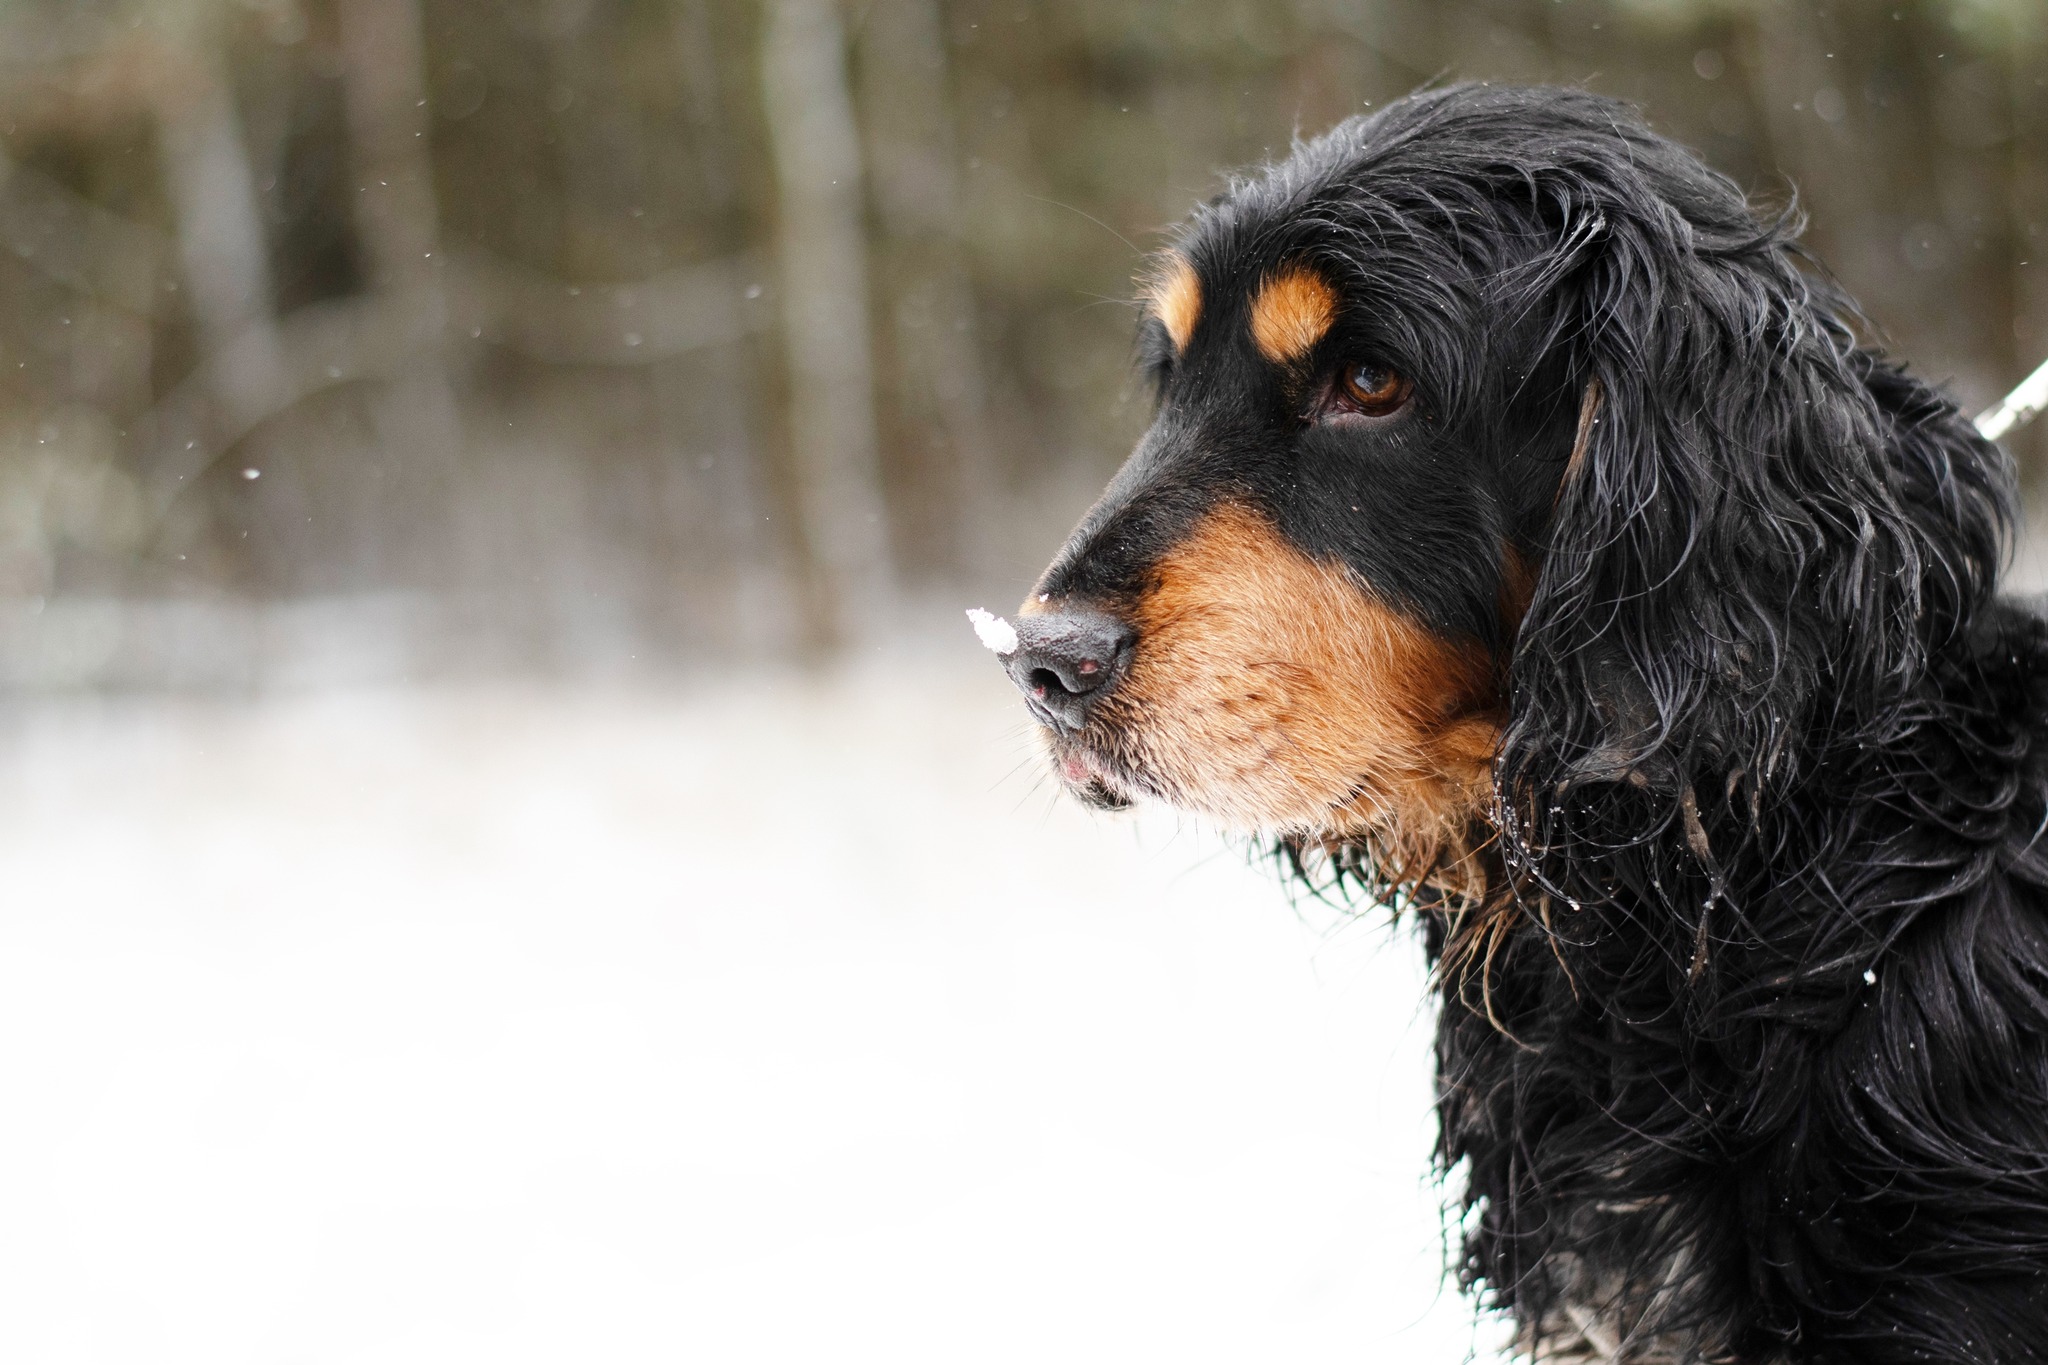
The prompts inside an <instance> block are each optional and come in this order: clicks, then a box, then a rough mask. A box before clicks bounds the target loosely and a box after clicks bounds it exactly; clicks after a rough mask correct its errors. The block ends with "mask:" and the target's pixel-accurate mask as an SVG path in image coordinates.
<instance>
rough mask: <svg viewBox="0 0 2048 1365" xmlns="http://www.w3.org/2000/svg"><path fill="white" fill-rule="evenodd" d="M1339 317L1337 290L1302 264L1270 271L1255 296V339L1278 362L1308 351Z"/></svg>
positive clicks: (1253, 313)
mask: <svg viewBox="0 0 2048 1365" xmlns="http://www.w3.org/2000/svg"><path fill="white" fill-rule="evenodd" d="M1336 320H1337V291H1336V290H1334V289H1332V288H1330V285H1329V282H1328V281H1327V280H1325V279H1324V278H1323V277H1322V276H1320V275H1318V274H1316V273H1315V272H1314V271H1312V270H1306V269H1303V268H1302V267H1300V266H1288V267H1286V268H1285V269H1283V270H1282V271H1281V272H1280V273H1279V274H1277V275H1269V276H1268V277H1267V278H1266V282H1265V283H1264V284H1262V285H1260V286H1259V296H1258V297H1257V298H1256V299H1254V300H1252V340H1253V341H1254V342H1256V343H1257V344H1258V348H1259V354H1260V355H1262V356H1264V357H1266V359H1268V360H1270V361H1272V362H1273V363H1274V364H1275V365H1285V364H1287V363H1288V362H1290V361H1295V360H1299V359H1301V358H1302V357H1303V356H1305V355H1307V354H1308V353H1309V352H1310V351H1311V350H1312V349H1314V347H1315V344H1316V343H1317V342H1318V341H1321V340H1322V339H1323V334H1324V333H1326V332H1328V331H1329V330H1330V324H1332V323H1334V322H1335V321H1336Z"/></svg>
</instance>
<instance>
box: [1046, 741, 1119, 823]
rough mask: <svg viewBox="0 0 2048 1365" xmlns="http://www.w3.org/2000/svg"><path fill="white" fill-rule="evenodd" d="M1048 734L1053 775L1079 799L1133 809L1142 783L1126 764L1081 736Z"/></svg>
mask: <svg viewBox="0 0 2048 1365" xmlns="http://www.w3.org/2000/svg"><path fill="white" fill-rule="evenodd" d="M1046 734H1047V745H1048V747H1049V748H1050V749H1051V757H1052V770H1053V775H1054V776H1055V777H1057V778H1058V779H1059V783H1060V785H1061V786H1062V787H1064V788H1066V790H1067V793H1068V794H1069V795H1071V796H1072V797H1073V798H1074V799H1075V800H1077V801H1079V802H1080V803H1081V804H1082V805H1084V806H1088V807H1090V808H1091V809H1094V810H1102V811H1121V810H1129V809H1130V808H1131V807H1132V806H1133V805H1134V804H1136V800H1137V796H1138V794H1139V789H1140V788H1141V786H1142V784H1141V783H1139V782H1137V781H1135V780H1134V778H1133V776H1132V775H1130V774H1127V773H1124V772H1122V771H1121V767H1122V765H1120V764H1118V763H1116V762H1115V761H1114V760H1112V759H1109V758H1107V757H1105V756H1104V755H1102V754H1100V753H1098V752H1097V751H1096V750H1095V749H1094V748H1093V747H1091V746H1090V745H1088V744H1087V743H1086V742H1084V741H1083V740H1081V739H1079V738H1077V737H1073V736H1064V737H1063V736H1060V735H1058V734H1056V733H1054V732H1052V731H1047V732H1046Z"/></svg>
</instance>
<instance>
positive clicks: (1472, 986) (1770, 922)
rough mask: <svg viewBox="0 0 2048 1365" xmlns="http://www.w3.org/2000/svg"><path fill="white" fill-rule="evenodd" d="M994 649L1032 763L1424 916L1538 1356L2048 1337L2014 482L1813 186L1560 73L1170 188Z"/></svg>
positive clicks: (1728, 1356) (2027, 728) (2039, 923)
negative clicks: (1142, 367)
mask: <svg viewBox="0 0 2048 1365" xmlns="http://www.w3.org/2000/svg"><path fill="white" fill-rule="evenodd" d="M1145 298H1146V305H1147V306H1146V320H1145V322H1144V325H1143V326H1144V334H1143V347H1144V353H1145V361H1146V364H1147V366H1148V367H1149V369H1150V371H1151V373H1152V375H1153V377H1154V378H1155V380H1156V382H1157V389H1158V413H1157V418H1156V420H1155V421H1154V422H1153V424H1152V427H1151V430H1150V431H1149V432H1148V433H1147V434H1146V436H1145V438H1144V439H1143V441H1142V442H1141V443H1140V444H1139V446H1138V449H1137V451H1136V453H1135V454H1133V455H1132V457H1131V459H1130V461H1129V463H1127V464H1126V465H1125V466H1124V468H1123V470H1122V472H1121V473H1119V474H1118V475H1117V477H1116V479H1115V481H1114V482H1113V483H1112V484H1111V485H1110V487H1109V489H1108V491H1107V492H1106V493H1105V494H1104V495H1103V497H1102V499H1101V501H1100V502H1099V503H1097V504H1096V506H1095V508H1094V509H1093V510H1092V511H1090V512H1089V513H1088V515H1087V517H1086V519H1085V520H1084V521H1083V522H1082V524H1081V526H1080V528H1079V529H1078V530H1077V531H1076V532H1075V533H1074V536H1073V538H1072V540H1071V541H1070V542H1069V543H1068V544H1067V546H1066V548H1065V549H1064V550H1062V551H1061V553H1060V555H1059V557H1058V558H1057V559H1056V560H1055V561H1054V562H1053V564H1052V567H1051V568H1050V569H1048V570H1047V571H1046V574H1045V576H1044V578H1043V579H1042V580H1041V582H1040V583H1039V584H1038V586H1037V588H1036V589H1035V590H1034V591H1033V593H1032V594H1031V598H1030V600H1029V601H1028V602H1027V604H1026V606H1025V610H1024V614H1023V616H1022V617H1021V618H1020V619H1019V620H1018V622H1017V631H1018V635H1019V638H1018V639H1017V640H1016V641H1015V642H1011V641H1009V640H1008V638H1007V635H1005V637H1004V639H1003V640H1002V641H1001V643H1004V644H1011V645H1012V648H1011V649H1010V652H1009V653H1008V655H1007V662H1008V664H1009V667H1010V670H1011V673H1012V676H1013V677H1014V678H1015V679H1016V681H1017V683H1018V685H1019V686H1020V687H1021V689H1022V690H1023V691H1024V693H1025V696H1026V698H1027V701H1028V703H1029V705H1030V707H1031V710H1032V712H1033V714H1034V715H1035V716H1036V717H1037V719H1038V720H1039V721H1040V722H1041V724H1042V725H1043V727H1044V730H1045V734H1046V736H1047V739H1048V742H1049V744H1050V747H1051V752H1052V758H1053V762H1054V766H1055V767H1056V769H1057V771H1058V772H1059V774H1060V776H1061V778H1062V780H1063V781H1064V782H1065V784H1066V785H1067V786H1068V787H1069V788H1070V789H1071V790H1072V791H1073V792H1075V793H1076V794H1077V795H1079V796H1080V797H1081V798H1082V799H1084V800H1087V801H1089V802H1092V803H1094V804H1097V805H1103V806H1116V805H1121V804H1124V803H1127V802H1130V801H1132V800H1137V799H1154V800H1158V801H1162V802H1166V803H1170V804H1172V805H1174V806H1177V807H1180V808H1182V809H1185V810H1189V811H1195V812H1200V813H1202V814H1204V815H1208V816H1211V817H1214V818H1215V819H1216V820H1217V821H1219V822H1221V823H1223V824H1224V825H1226V826H1229V827H1231V828H1235V829H1238V830H1243V831H1249V832H1252V833H1254V834H1256V835H1258V836H1260V837H1263V838H1265V839H1268V840H1270V841H1272V842H1273V843H1274V844H1275V845H1276V846H1277V847H1278V848H1279V849H1281V850H1282V851H1283V852H1284V853H1285V854H1286V856H1287V857H1288V858H1289V859H1290V860H1291V862H1292V863H1293V865H1294V867H1295V868H1296V869H1297V870H1298V871H1300V872H1301V873H1302V874H1303V875H1305V876H1310V877H1318V878H1332V877H1334V878H1335V879H1336V880H1338V881H1340V882H1347V883H1350V884H1353V885H1357V886H1361V887H1362V888H1363V889H1364V890H1366V891H1367V892H1368V893H1370V894H1371V895H1373V896H1375V897H1376V898H1378V899H1380V900H1382V901H1385V902H1387V903H1390V904H1395V905H1399V906H1405V907H1408V908H1409V909H1410V911H1411V912H1412V913H1414V914H1415V915H1416V916H1417V917H1418V918H1419V919H1420V921H1421V922H1422V924H1423V925H1424V926H1425V930H1426V940H1427V944H1428V948H1429V951H1430V953H1431V954H1432V955H1433V957H1434V958H1435V959H1436V961H1437V963H1438V968H1439V970H1438V977H1437V979H1438V981H1439V983H1440V986H1441V990H1442V994H1443V997H1444V998H1443V1003H1442V1014H1441V1024H1440V1028H1439V1036H1438V1043H1437V1053H1438V1063H1439V1068H1440V1075H1441V1092H1440V1093H1441V1101H1440V1104H1441V1118H1442V1140H1441V1151H1440V1159H1441V1162H1442V1164H1443V1166H1444V1168H1445V1169H1446V1171H1447V1172H1449V1173H1450V1174H1451V1175H1452V1176H1453V1178H1455V1179H1457V1180H1460V1181H1462V1184H1463V1189H1464V1198H1465V1201H1466V1203H1467V1206H1468V1207H1467V1210H1466V1217H1465V1220H1464V1224H1463V1226H1464V1228H1465V1229H1466V1236H1465V1240H1464V1246H1463V1252H1462V1264H1461V1267H1460V1270H1461V1274H1462V1277H1463V1280H1464V1282H1465V1283H1466V1285H1467V1287H1468V1288H1470V1289H1472V1290H1473V1291H1475V1292H1476V1293H1478V1294H1479V1295H1480V1296H1481V1297H1482V1300H1483V1301H1484V1302H1487V1303H1490V1304H1492V1305H1495V1306H1498V1307H1500V1308H1502V1309H1505V1310H1507V1311H1509V1312H1511V1313H1512V1314H1513V1316H1514V1318H1515V1320H1516V1322H1517V1323H1518V1324H1519V1327H1520V1333H1521V1335H1520V1342H1521V1349H1522V1350H1523V1351H1525V1352H1526V1353H1528V1354H1530V1355H1532V1356H1534V1357H1536V1358H1539V1359H1544V1360H1560V1361H1561V1360H1572V1361H1585V1360H1601V1361H1642V1362H1677V1361H1731V1362H1732V1361H1740V1362H1759V1363H1764V1362H1794V1361H1798V1362H1850V1361H1855V1362H1893V1361H1898V1362H1905V1361H1954V1362H1963V1361H1971V1362H2005V1361H2022V1360H2040V1359H2044V1358H2048V743H2044V738H2048V640H2044V632H2043V628H2042V626H2041V625H2040V624H2039V623H2038V622H2037V620H2036V619H2034V618H2033V617H2031V616H2029V615H2027V614H2025V613H2024V612H2022V611H2020V610H2019V609H2017V608H2016V607H2014V606H2013V605H2011V604H2009V603H2006V602H2003V601H2001V600H1999V599H1998V598H1996V597H1995V596H1994V580H1995V577H1996V573H1997V569H1998V565H1999V559H2000V555H2001V554H2002V553H2003V545H2004V537H2005V536H2006V534H2007V529H2008V524H2009V520H2010V515H2011V511H2012V506H2013V499H2014V493H2013V474H2012V471H2011V469H2010V468H2009V466H2008V463H2007V462H2006V461H2005V460H2004V459H2002V458H2001V456H2000V454H1999V452H1998V451H1997V450H1996V449H1995V448H1993V447H1992V446H1990V445H1988V444H1987V443H1985V442H1984V441H1982V440H1981V439H1979V438H1978V436H1977V435H1976V433H1975V432H1974V431H1973V430H1972V428H1971V427H1970V426H1969V424H1968V423H1967V422H1966V421H1964V420H1963V418H1962V417H1961V416H1959V415H1958V413H1957V411H1956V409H1955V408H1954V406H1953V405H1952V404H1951V403H1950V402H1949V401H1948V400H1947V399H1946V398H1944V397H1942V396H1941V395H1939V394H1938V393H1936V392H1934V391H1933V390H1931V389H1930V388H1929V387H1928V386H1927V385H1925V384H1923V383H1922V382H1920V381H1919V380H1917V379H1915V378H1913V377H1911V376H1909V375H1907V374H1905V373H1904V372H1902V371H1901V370H1899V369H1897V368H1895V367H1893V366H1891V365H1889V364H1887V363H1886V362H1885V361H1883V360H1882V359H1881V358H1879V357H1878V356H1877V355H1875V354H1874V353H1873V352H1872V351H1870V350H1869V349H1867V348H1865V347H1863V346H1860V345H1859V344H1858V342H1857V341H1856V339H1855V338H1854V336H1853V335H1852V333H1851V331H1850V325H1849V324H1850V320H1851V319H1852V318H1853V316H1854V314H1853V312H1852V310H1851V306H1850V305H1849V304H1848V303H1847V301H1846V300H1844V299H1843V298H1841V297H1840V296H1839V295H1837V294H1836V293H1835V292H1834V291H1833V290H1832V289H1831V288H1830V287H1829V286H1828V285H1827V284H1826V283H1824V282H1823V281H1821V280H1820V279H1818V278H1816V276H1815V275H1814V274H1812V273H1810V272H1809V271H1807V270H1806V269H1804V268H1803V267H1802V261H1801V257H1800V254H1799V252H1798V250H1797V248H1796V247H1795V246H1794V245H1793V244H1792V241H1791V228H1790V227H1789V226H1788V225H1787V224H1786V223H1784V222H1765V221H1760V220H1759V219H1758V218H1757V217H1756V216H1755V215H1754V214H1753V213H1752V212H1751V210H1750V209H1749V207H1748V206H1747V205H1746V204H1745V202H1744V200H1743V197H1742V195H1741V194H1740V193H1739V192H1738V191H1737V189H1736V188H1735V187H1734V186H1733V185H1732V184H1731V183H1729V182H1728V181H1727V180H1725V179H1723V178H1722V177H1720V176H1718V175H1716V174H1714V173H1712V172H1710V171H1709V170H1707V169H1706V168H1705V167H1704V166H1702V165H1701V164H1700V162H1699V161H1698V160H1696V159H1695V158H1694V157H1693V156H1692V155H1690V154H1689V153H1687V152H1686V151H1684V150H1683V149H1681V148H1679V147H1677V146H1675V145H1673V144H1672V143H1670V142H1668V141H1665V140H1664V139H1662V138H1659V137H1657V136H1656V135H1654V134H1652V133H1651V132H1649V131H1648V130H1647V129H1646V128H1645V127H1644V126H1643V124H1642V122H1641V121H1640V119H1639V118H1638V117H1637V116H1636V115H1635V114H1634V113H1633V112H1632V111H1631V110H1629V109H1627V108H1625V107H1623V106H1620V105H1617V104H1614V103H1612V102H1610V101H1607V100H1603V99H1600V98H1596V97H1594V96H1591V95H1587V94H1583V93H1578V92H1572V91H1563V90H1514V89H1497V88H1480V87H1462V88H1453V89H1446V90H1438V91H1433V92H1430V93H1427V94H1424V95H1420V96H1416V97H1414V98H1411V99H1409V100H1406V101H1403V102H1401V103H1399V104H1397V105H1394V106H1392V107H1390V108H1388V109H1386V110H1385V111H1383V112H1381V113H1379V114H1376V115H1374V116H1372V117H1369V118H1362V119H1356V120H1353V121H1351V122H1348V123H1345V124H1343V125H1342V126H1340V127H1338V128H1337V129H1335V130H1334V131H1333V132H1331V133H1329V134H1328V135H1327V136H1325V137H1323V138H1320V139H1318V140H1317V141H1315V142H1312V143H1309V144H1307V145H1305V146H1302V147H1300V148H1298V149H1297V150H1296V152H1295V153H1294V155H1293V156H1292V157H1291V158H1290V159H1288V160H1287V161H1285V162H1284V163H1281V164H1279V165H1277V166H1274V167H1272V168H1270V169H1268V170H1266V171H1264V172H1263V173H1261V174H1258V175H1256V176H1253V177H1251V178H1248V179H1245V180H1242V181H1240V182H1237V183H1235V184H1233V185H1232V187H1231V188H1230V189H1229V190H1228V191H1227V192H1226V193H1225V194H1223V195H1222V196H1220V197H1219V198H1218V199H1216V200H1215V201H1214V202H1212V203H1210V204H1209V205H1207V206H1206V207H1204V208H1202V209H1200V210H1199V211H1197V212H1196V214H1195V215H1194V217H1193V218H1192V220H1191V221H1190V222H1189V223H1188V225H1187V226H1186V227H1185V228H1184V229H1183V230H1182V231H1181V232H1180V234H1179V236H1178V238H1177V240H1176V242H1175V244H1174V245H1173V246H1172V247H1171V249H1169V250H1168V251H1166V252H1165V253H1164V254H1163V255H1162V256H1161V257H1160V259H1159V260H1158V262H1157V265H1156V268H1155V270H1154V272H1153V274H1152V276H1151V279H1150V282H1149V284H1148V286H1147V288H1146V293H1145Z"/></svg>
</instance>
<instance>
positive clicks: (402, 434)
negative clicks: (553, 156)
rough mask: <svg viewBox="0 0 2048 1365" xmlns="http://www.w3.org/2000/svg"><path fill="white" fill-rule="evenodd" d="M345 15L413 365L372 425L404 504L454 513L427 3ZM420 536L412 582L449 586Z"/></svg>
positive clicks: (401, 2) (373, 187)
mask: <svg viewBox="0 0 2048 1365" xmlns="http://www.w3.org/2000/svg"><path fill="white" fill-rule="evenodd" d="M338 17H339V19H340V25H341V51H342V60H343V63H344V67H345V71H344V80H345V83H346V93H347V106H348V130H349V138H350V144H351V145H350V153H351V159H352V164H353V167H354V170H355V177H356V182H357V185H356V189H357V194H356V233H357V235H358V237H359V238H360V239H361V243H362V248H363V255H364V257H365V263H366V265H367V267H368V271H369V277H370V287H371V289H372V290H373V291H374V292H375V294H376V295H377V297H378V299H379V303H380V307H381V309H382V311H383V312H384V313H385V314H386V316H387V317H388V318H389V319H390V321H391V323H392V324H393V330H394V331H395V332H396V333H397V335H398V337H399V338H400V340H399V341H398V343H397V344H398V345H399V346H400V347H401V348H402V349H403V350H404V352H405V353H406V354H407V356H408V357H409V358H408V361H407V363H406V364H405V366H404V367H403V368H402V369H400V370H399V371H398V372H397V373H395V374H394V375H393V376H392V377H391V378H389V379H388V380H386V381H384V382H383V383H382V384H381V385H380V386H379V388H378V391H377V396H376V399H375V400H374V401H373V403H372V405H371V420H372V422H373V423H374V425H375V427H376V432H377V440H378V444H379V446H380V447H381V449H382V451H383V454H384V458H385V459H386V460H387V461H390V462H392V463H394V464H395V465H396V468H395V469H394V470H393V471H391V472H392V473H393V474H394V475H395V478H394V480H393V489H392V491H393V492H394V493H395V494H396V495H397V506H399V507H401V508H407V509H408V510H410V511H412V512H414V513H415V514H416V512H417V509H418V507H419V506H424V507H425V508H428V509H434V510H439V509H442V508H446V507H448V506H449V501H450V500H449V496H448V495H449V492H450V485H451V482H452V479H453V477H454V472H455V469H456V467H457V465H458V463H459V461H460V457H461V453H462V423H461V418H460V416H459V414H458V412H457V409H456V406H455V398H454V395H453V392H452V391H451V389H450V387H449V383H448V375H447V370H446V366H445V361H444V358H443V355H442V345H443V339H444V337H445V334H446V331H447V324H448V305H447V299H446V297H445V295H444V293H443V290H442V285H441V275H442V261H441V259H440V252H439V251H438V249H437V248H438V243H439V236H440V228H439V214H438V212H437V209H436V205H435V200H434V170H433V162H432V159H431V157H430V156H429V154H428V148H427V137H426V133H427V107H426V106H427V93H426V69H425V61H424V58H423V55H422V50H421V36H420V11H419V4H418V0H343V3H342V4H341V5H340V6H339V16H338ZM412 532H413V533H412V535H410V536H409V537H408V539H409V540H410V542H411V543H410V544H407V545H406V546H405V549H404V551H403V553H402V554H401V563H402V564H403V565H404V568H403V569H401V572H404V571H405V570H410V571H411V573H412V574H414V575H416V576H419V577H424V578H426V579H429V580H438V579H442V578H444V577H445V575H446V574H447V573H448V572H449V571H450V570H451V569H452V568H454V566H453V565H450V564H449V563H447V562H446V559H445V552H446V549H447V547H446V546H445V545H444V544H443V543H442V540H441V537H440V536H438V535H436V534H433V533H432V532H431V531H429V530H428V528H427V527H425V526H420V525H416V526H414V527H413V528H412ZM421 532H427V533H426V534H421Z"/></svg>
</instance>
